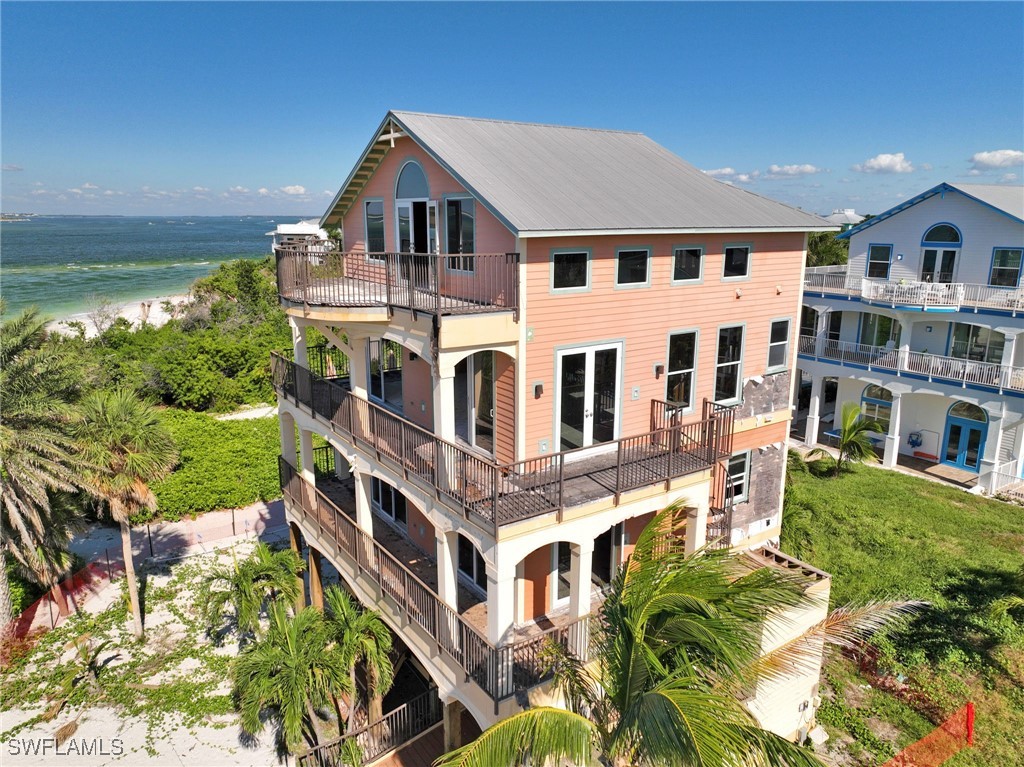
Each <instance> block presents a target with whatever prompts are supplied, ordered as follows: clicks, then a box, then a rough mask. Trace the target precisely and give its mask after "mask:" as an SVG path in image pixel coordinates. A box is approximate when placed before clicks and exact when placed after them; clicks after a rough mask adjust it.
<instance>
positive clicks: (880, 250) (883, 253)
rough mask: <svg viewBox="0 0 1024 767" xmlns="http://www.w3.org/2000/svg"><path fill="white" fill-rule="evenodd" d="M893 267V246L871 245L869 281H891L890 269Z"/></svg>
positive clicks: (869, 248) (869, 249) (869, 252)
mask: <svg viewBox="0 0 1024 767" xmlns="http://www.w3.org/2000/svg"><path fill="white" fill-rule="evenodd" d="M891 266H892V245H871V246H869V247H868V269H867V277H868V279H871V280H887V279H889V268H890V267H891Z"/></svg>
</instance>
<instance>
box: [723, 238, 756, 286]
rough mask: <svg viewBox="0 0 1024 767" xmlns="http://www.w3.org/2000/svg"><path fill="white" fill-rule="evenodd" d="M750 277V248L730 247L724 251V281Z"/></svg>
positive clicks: (741, 246) (743, 246) (747, 246)
mask: <svg viewBox="0 0 1024 767" xmlns="http://www.w3.org/2000/svg"><path fill="white" fill-rule="evenodd" d="M749 276H750V246H749V245H732V246H730V247H727V248H726V249H725V264H724V266H723V267H722V278H723V279H726V280H730V279H736V278H738V277H749Z"/></svg>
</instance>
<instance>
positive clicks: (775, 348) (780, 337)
mask: <svg viewBox="0 0 1024 767" xmlns="http://www.w3.org/2000/svg"><path fill="white" fill-rule="evenodd" d="M788 362H789V320H775V321H774V322H772V328H771V332H770V334H769V337H768V370H769V371H774V370H785V369H786V365H787V364H788Z"/></svg>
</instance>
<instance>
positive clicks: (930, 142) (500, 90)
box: [0, 1, 1024, 215]
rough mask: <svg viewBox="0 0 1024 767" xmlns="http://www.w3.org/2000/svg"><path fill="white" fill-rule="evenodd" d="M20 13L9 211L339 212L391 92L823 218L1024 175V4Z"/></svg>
mask: <svg viewBox="0 0 1024 767" xmlns="http://www.w3.org/2000/svg"><path fill="white" fill-rule="evenodd" d="M0 13H2V39H0V64H2V77H3V80H2V108H3V111H2V124H0V128H2V144H0V150H2V163H3V185H2V193H3V200H2V206H3V210H4V211H7V212H12V211H28V212H39V213H76V214H91V213H95V214H102V213H119V214H146V215H148V214H153V213H163V214H167V215H171V214H192V215H204V214H205V215H219V214H234V213H271V214H310V215H319V214H320V213H322V212H323V211H324V209H325V208H326V206H327V204H328V203H329V201H330V199H331V196H332V195H333V194H334V193H335V192H336V191H337V189H338V187H339V186H340V184H341V183H342V182H343V181H344V179H345V177H346V175H347V174H348V172H349V170H350V169H351V167H352V165H353V164H354V163H355V161H356V159H357V158H358V155H359V153H360V151H361V150H362V149H363V147H364V146H365V145H366V142H367V141H368V140H369V138H370V134H371V133H372V132H373V130H374V128H376V126H377V124H378V123H379V122H380V120H381V119H382V118H383V116H384V114H385V113H386V112H387V110H388V109H392V108H394V109H407V110H416V111H424V112H438V113H444V114H460V115H469V116H474V117H494V118H501V119H512V120H524V121H531V122H550V123H558V124H564V125H582V126H589V127H599V128H617V129H627V130H638V131H642V132H643V133H646V134H647V135H649V136H650V137H651V138H653V139H654V140H656V141H658V142H659V143H661V144H663V145H664V146H666V147H668V148H669V149H670V150H672V151H673V152H675V153H677V154H679V155H680V156H681V157H683V158H684V159H686V160H687V161H689V162H691V163H692V164H694V165H696V166H697V167H698V168H701V169H703V170H705V171H708V172H713V174H714V175H716V176H717V177H718V178H721V179H722V180H725V181H729V182H731V183H735V184H737V185H740V186H743V187H745V188H748V189H750V190H752V191H755V192H758V193H760V194H764V195H767V196H769V197H773V198H775V199H779V200H782V201H784V202H788V203H790V204H794V205H798V206H800V207H803V208H806V209H808V210H812V211H815V212H819V213H821V212H829V211H831V210H832V209H834V208H840V207H853V208H856V209H857V210H858V211H860V212H880V211H881V210H884V209H886V208H888V207H891V206H892V205H893V204H895V203H896V202H899V201H900V200H902V199H905V198H907V197H909V196H912V195H913V194H915V193H917V192H919V191H923V190H925V189H927V188H929V187H931V186H933V185H935V184H936V183H939V182H940V181H952V182H957V181H961V182H965V181H968V182H975V183H1017V184H1019V183H1021V177H1022V176H1024V169H1022V160H1024V152H1022V149H1024V77H1022V75H1021V73H1022V71H1024V4H1021V3H997V4H979V3H964V4H960V3H938V4H926V3H908V4H882V3H858V4H845V3H793V4H774V3H756V4H741V3H716V4H697V3H692V4H691V3H682V4H668V3H657V4H639V3H628V4H617V3H602V4H565V5H562V4H557V5H556V4H533V3H514V4H499V3H490V4H469V3H460V4H444V3H402V4H383V3H377V4H337V3H330V4H328V3H280V4H273V3H254V4H249V3H114V4H106V3H81V4H75V3H69V4H65V3H17V2H6V1H5V2H3V4H2V8H0Z"/></svg>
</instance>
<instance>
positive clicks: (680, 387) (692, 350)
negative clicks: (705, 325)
mask: <svg viewBox="0 0 1024 767" xmlns="http://www.w3.org/2000/svg"><path fill="white" fill-rule="evenodd" d="M696 365H697V333H696V332H687V333H673V334H672V335H670V336H669V337H668V380H667V381H666V382H665V399H666V400H668V401H669V402H672V403H673V404H675V405H678V406H679V407H682V408H687V409H689V408H692V407H693V378H694V372H695V368H696Z"/></svg>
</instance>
